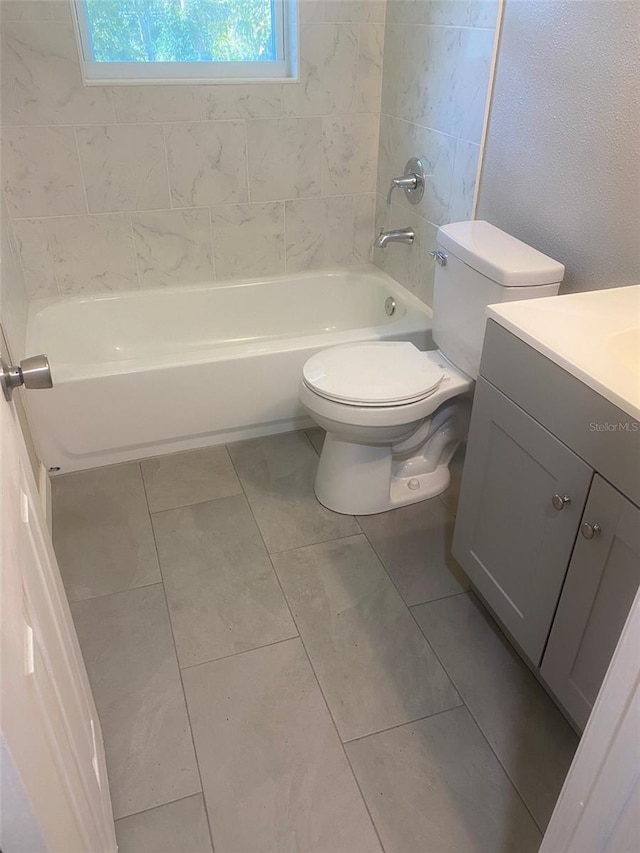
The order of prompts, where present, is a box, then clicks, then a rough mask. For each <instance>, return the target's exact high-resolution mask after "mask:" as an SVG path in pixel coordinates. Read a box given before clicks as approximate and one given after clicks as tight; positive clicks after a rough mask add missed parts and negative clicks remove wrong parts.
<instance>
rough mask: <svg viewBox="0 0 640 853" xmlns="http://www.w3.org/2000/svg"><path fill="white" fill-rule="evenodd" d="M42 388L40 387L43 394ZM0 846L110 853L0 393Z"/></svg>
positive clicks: (78, 702) (58, 607) (100, 790)
mask: <svg viewBox="0 0 640 853" xmlns="http://www.w3.org/2000/svg"><path fill="white" fill-rule="evenodd" d="M42 393H46V392H45V391H43V392H42ZM0 430H1V435H0V536H1V537H2V545H1V548H0V584H1V598H0V620H1V621H0V656H1V660H2V669H1V671H0V735H1V739H2V747H3V749H2V753H1V756H2V759H1V760H2V762H3V766H2V780H3V784H4V785H5V786H6V787H5V790H3V801H4V802H5V803H7V802H12V803H15V802H19V803H20V806H21V807H20V808H19V809H18V808H12V809H8V808H7V809H6V810H5V809H3V811H2V816H1V820H0V833H1V834H0V846H2V848H3V849H4V850H6V851H7V853H13V851H24V853H29V851H27V850H26V848H25V847H24V844H25V843H26V842H25V839H26V838H28V837H29V838H35V837H37V838H39V839H41V841H42V849H43V850H47V851H54V852H55V853H115V850H116V842H115V833H114V827H113V817H112V813H111V803H110V800H109V792H108V787H107V776H106V768H105V761H104V751H103V748H102V736H101V732H100V725H99V722H98V717H97V714H96V709H95V705H94V703H93V698H92V696H91V691H90V688H89V682H88V679H87V675H86V671H85V669H84V664H83V661H82V657H81V654H80V649H79V647H78V643H77V639H76V635H75V631H74V628H73V623H72V621H71V614H70V612H69V607H68V604H67V600H66V596H65V593H64V589H63V587H62V582H61V579H60V574H59V571H58V567H57V564H56V559H55V555H54V553H53V548H52V545H51V540H50V537H49V534H48V530H47V528H46V525H45V522H44V518H43V513H42V508H41V505H40V501H39V498H38V494H37V490H36V486H35V482H34V479H33V474H32V471H31V467H30V464H29V461H28V458H27V452H26V447H25V443H24V439H23V436H22V431H21V429H20V425H19V423H18V419H17V417H16V412H15V407H14V404H13V403H12V402H7V401H5V400H4V398H3V396H2V394H0Z"/></svg>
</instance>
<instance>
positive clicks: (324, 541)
mask: <svg viewBox="0 0 640 853" xmlns="http://www.w3.org/2000/svg"><path fill="white" fill-rule="evenodd" d="M349 517H350V518H353V519H354V521H355V522H356V524H358V519H357V518H356V517H355V515H352V516H349ZM358 526H359V525H358ZM364 535H365V533H364V531H363V530H362V528H360V530H359V532H357V533H349V534H348V535H347V536H335V537H334V538H333V539H321V540H320V542H310V543H309V544H308V545H296V546H295V548H282V550H280V551H269V556H270V557H278V556H280V554H290V553H291V552H292V551H304V550H305V548H315V547H316V546H318V545H328V544H329V542H346V541H347V539H355V538H356V537H357V536H364ZM376 556H377V555H376ZM402 601H403V603H404V599H402Z"/></svg>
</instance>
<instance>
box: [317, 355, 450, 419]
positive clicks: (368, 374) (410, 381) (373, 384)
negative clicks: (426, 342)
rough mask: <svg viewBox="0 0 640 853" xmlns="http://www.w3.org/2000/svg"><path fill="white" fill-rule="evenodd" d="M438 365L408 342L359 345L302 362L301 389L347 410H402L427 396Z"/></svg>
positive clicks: (438, 371)
mask: <svg viewBox="0 0 640 853" xmlns="http://www.w3.org/2000/svg"><path fill="white" fill-rule="evenodd" d="M444 375H445V373H444V370H443V369H442V365H440V364H438V363H436V362H435V361H433V360H432V359H431V358H429V355H428V354H427V353H424V352H420V350H419V349H418V348H417V347H415V346H414V345H413V344H412V343H409V342H407V341H373V342H371V341H364V342H361V343H352V344H343V345H342V346H336V347H331V348H330V349H327V350H323V351H322V352H319V353H317V354H316V355H313V356H311V358H310V359H309V360H308V361H307V362H306V364H305V365H304V368H303V371H302V378H303V382H304V384H305V385H306V386H307V388H309V390H310V391H313V392H314V393H315V394H318V395H319V396H320V397H324V398H325V399H326V400H331V401H333V402H336V403H341V404H342V405H348V406H364V407H368V406H371V407H377V408H380V407H385V408H386V407H389V406H406V405H408V404H410V403H416V402H419V401H420V400H424V399H425V398H427V397H429V396H431V395H432V394H433V393H434V392H435V391H436V390H437V389H438V387H439V385H440V383H441V382H442V380H443V378H444Z"/></svg>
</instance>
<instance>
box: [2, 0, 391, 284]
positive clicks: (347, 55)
mask: <svg viewBox="0 0 640 853" xmlns="http://www.w3.org/2000/svg"><path fill="white" fill-rule="evenodd" d="M384 14H385V3H384V2H383V1H382V0H358V1H357V2H354V0H301V2H300V18H301V43H300V56H301V64H300V82H298V83H285V84H278V83H265V84H253V85H211V84H207V85H199V86H194V85H160V84H159V85H145V86H111V87H110V86H83V84H82V79H81V73H80V66H79V62H78V52H77V46H76V41H75V36H74V32H73V24H72V21H71V10H70V5H69V2H68V0H0V22H1V28H2V34H1V35H2V41H1V45H0V50H1V53H0V62H1V69H0V79H1V85H2V91H1V93H0V94H1V96H2V97H1V119H2V193H3V222H4V223H5V226H6V227H5V228H4V229H3V231H5V232H6V234H3V238H4V240H5V242H10V243H11V246H12V249H13V251H12V252H11V254H10V263H11V264H12V265H13V266H16V265H17V269H18V272H19V275H20V278H21V280H23V281H24V287H25V288H26V291H27V293H28V296H29V298H37V297H51V296H67V295H75V294H82V293H92V292H101V291H111V290H130V289H134V288H139V287H156V286H166V285H174V284H187V283H190V282H198V281H207V280H227V279H230V278H242V277H247V276H256V275H261V274H274V273H282V272H291V271H298V270H304V269H309V268H314V267H326V266H332V265H334V264H339V265H343V264H352V263H363V262H369V261H370V260H371V253H372V248H371V246H372V241H373V234H374V219H375V192H376V180H377V178H376V176H377V157H378V135H379V119H380V99H381V87H382V60H383V43H384ZM5 205H6V207H5Z"/></svg>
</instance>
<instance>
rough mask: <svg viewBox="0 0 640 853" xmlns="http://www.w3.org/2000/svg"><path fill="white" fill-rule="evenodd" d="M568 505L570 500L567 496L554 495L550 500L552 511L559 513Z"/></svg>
mask: <svg viewBox="0 0 640 853" xmlns="http://www.w3.org/2000/svg"><path fill="white" fill-rule="evenodd" d="M570 503H571V498H570V497H569V495H554V496H553V497H552V498H551V505H552V506H553V508H554V509H557V510H558V512H560V510H562V509H564V508H565V507H566V505H567V504H570Z"/></svg>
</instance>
